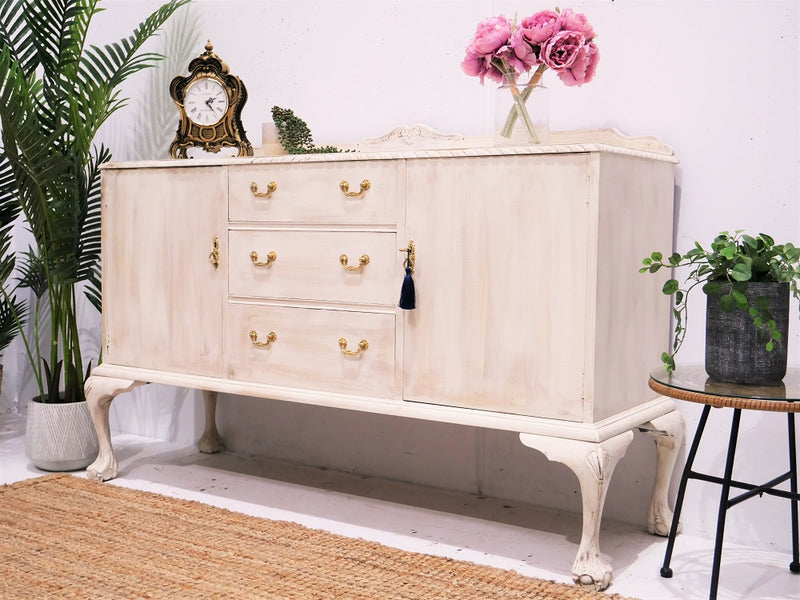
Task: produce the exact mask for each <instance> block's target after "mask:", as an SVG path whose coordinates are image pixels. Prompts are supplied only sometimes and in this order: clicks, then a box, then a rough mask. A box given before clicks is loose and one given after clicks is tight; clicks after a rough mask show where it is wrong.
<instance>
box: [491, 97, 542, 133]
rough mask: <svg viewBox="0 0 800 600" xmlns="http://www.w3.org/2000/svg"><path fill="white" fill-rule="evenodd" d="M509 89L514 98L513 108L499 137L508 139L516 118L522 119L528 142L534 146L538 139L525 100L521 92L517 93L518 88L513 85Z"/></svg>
mask: <svg viewBox="0 0 800 600" xmlns="http://www.w3.org/2000/svg"><path fill="white" fill-rule="evenodd" d="M509 88H510V90H511V96H512V97H513V98H514V106H512V107H511V110H510V111H509V113H508V119H507V120H506V124H505V126H504V127H503V131H502V132H501V133H500V135H502V136H503V137H507V138H510V137H511V133H512V131H513V129H514V123H515V121H516V118H517V117H519V118H521V119H522V122H523V124H524V125H525V129H527V131H528V136H529V137H530V140H531V141H532V142H533V143H534V144H538V143H539V138H538V136H537V135H536V129H535V128H534V126H533V121H531V116H530V115H529V114H528V107H527V106H526V105H525V98H524V97H523V95H522V92H520V91H519V88H518V87H517V86H516V85H515V84H511V85H510V86H509ZM512 116H513V118H512Z"/></svg>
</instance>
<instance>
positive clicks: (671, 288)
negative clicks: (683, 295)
mask: <svg viewBox="0 0 800 600" xmlns="http://www.w3.org/2000/svg"><path fill="white" fill-rule="evenodd" d="M679 289H680V284H679V283H678V281H677V280H676V279H669V280H667V282H666V283H665V284H664V286H663V287H662V288H661V291H662V292H663V293H664V294H666V295H667V296H671V295H672V294H674V293H675V292H677V291H678V290H679Z"/></svg>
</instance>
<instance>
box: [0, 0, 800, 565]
mask: <svg viewBox="0 0 800 600" xmlns="http://www.w3.org/2000/svg"><path fill="white" fill-rule="evenodd" d="M104 4H105V7H106V8H107V10H106V11H105V12H103V13H102V14H100V15H99V16H98V17H97V18H96V20H95V22H94V24H93V27H94V28H93V35H94V38H95V40H96V41H97V42H99V43H104V42H107V41H111V40H116V39H118V38H119V37H121V36H123V35H127V34H128V33H129V32H130V30H131V29H132V28H133V27H134V26H135V24H136V23H138V22H139V21H140V20H141V19H142V18H143V17H144V16H145V14H146V13H147V11H148V10H151V9H152V8H153V7H154V6H156V3H154V2H150V1H144V0H115V1H114V2H106V3H104ZM568 6H571V7H572V8H574V9H575V10H576V11H578V12H584V13H585V14H586V15H587V17H588V18H589V20H590V22H591V23H592V24H593V25H594V28H595V30H596V31H597V33H598V37H597V40H596V41H597V43H598V45H599V47H600V54H601V59H600V64H599V67H598V70H597V75H596V77H595V80H594V81H592V82H591V83H589V84H587V85H585V86H583V87H581V88H567V87H565V86H564V85H562V84H561V83H560V82H559V81H558V79H557V78H556V77H555V76H554V74H553V73H546V74H545V77H544V82H545V83H546V84H547V85H548V86H549V87H550V90H551V91H550V99H551V106H550V120H551V128H552V129H555V130H567V129H596V128H609V127H614V128H617V129H619V130H621V131H622V132H624V133H627V134H630V135H656V136H659V137H660V138H662V139H663V140H664V141H665V142H666V143H668V144H670V145H671V146H672V147H673V148H674V150H675V152H676V154H677V156H678V157H679V158H680V160H681V163H680V165H678V168H677V172H676V189H675V202H676V209H677V210H676V215H677V216H676V234H675V247H676V249H678V250H685V249H687V248H688V247H690V246H691V244H692V243H693V241H694V240H700V241H703V242H706V243H707V242H709V241H710V240H711V239H712V238H713V237H714V235H715V234H716V233H718V232H719V231H722V230H733V229H746V230H748V231H751V232H761V231H764V232H768V233H770V234H771V235H773V237H775V238H776V240H777V241H778V242H784V241H792V242H793V243H795V244H798V245H800V116H799V113H800V89H799V86H800V83H799V82H800V45H799V42H798V35H799V33H800V4H799V3H798V2H796V1H795V0H788V1H767V0H762V1H755V0H753V1H727V0H719V1H710V0H706V1H697V0H694V1H690V0H686V1H681V0H674V1H668V0H652V1H650V0H639V1H634V0H616V1H615V0H595V1H585V2H572V3H569V2H567V3H564V4H563V5H562V8H566V7H568ZM545 8H553V6H552V5H550V4H547V3H545V2H540V1H535V0H526V1H524V2H523V1H499V0H497V1H490V0H461V1H458V0H441V1H437V0H362V1H358V0H316V1H312V0H251V1H246V0H195V2H194V3H193V4H191V5H190V6H189V7H187V10H186V14H184V15H182V16H180V17H177V18H176V19H175V20H174V22H173V23H172V24H171V26H170V27H168V28H167V29H166V30H165V31H164V32H163V34H162V35H161V36H160V37H159V38H158V39H157V40H156V41H155V43H154V49H155V50H157V51H164V50H163V49H164V48H170V49H171V50H172V54H171V55H170V58H169V59H168V60H166V61H164V63H162V65H161V67H160V71H159V72H156V71H152V72H149V73H144V74H140V75H139V76H137V78H136V79H135V81H132V82H131V85H130V87H129V88H128V89H127V93H128V94H129V95H130V97H131V103H130V105H129V106H128V107H127V108H125V109H124V110H123V111H121V112H120V113H118V114H117V115H116V116H115V117H114V119H113V121H112V122H110V123H109V124H108V127H107V128H106V129H105V131H104V133H103V139H104V141H105V142H106V143H107V144H108V145H110V146H111V148H112V150H113V152H114V156H115V158H116V159H120V160H121V159H126V160H127V159H136V158H154V157H157V156H159V155H161V156H163V155H165V153H166V149H167V146H168V144H169V142H170V141H171V136H172V134H173V132H174V127H175V124H176V123H177V112H176V111H175V109H174V107H172V106H171V105H170V103H169V101H168V93H167V90H166V87H165V83H164V82H167V83H168V81H169V80H170V79H171V78H172V77H173V76H175V75H177V74H181V73H183V72H184V71H185V67H186V64H187V63H188V58H187V56H188V57H193V56H195V55H198V54H199V53H200V52H202V50H203V48H202V46H203V44H204V43H205V40H206V39H210V40H211V41H212V43H213V44H214V48H215V52H217V53H218V54H219V55H220V56H221V57H222V58H223V59H224V60H225V61H226V62H227V63H228V64H229V65H230V67H231V70H232V71H233V72H234V73H236V74H238V75H239V76H241V77H242V79H243V80H244V82H245V83H246V85H247V89H248V93H249V100H248V103H247V105H246V107H245V109H244V114H243V120H244V125H245V129H246V130H247V134H248V137H249V138H250V141H251V142H252V143H253V144H254V145H259V144H260V142H261V124H262V122H265V121H269V120H270V112H269V111H270V108H271V107H272V106H273V105H279V106H282V107H288V108H292V109H293V110H294V111H295V113H296V114H298V115H299V116H300V117H302V118H303V119H304V120H306V121H307V123H308V124H309V126H310V127H311V129H312V131H313V133H314V137H315V141H316V142H317V143H319V144H336V143H346V142H352V141H358V140H360V139H364V138H369V137H375V136H378V135H381V134H383V133H385V132H387V131H389V130H390V129H392V128H393V127H394V126H396V125H399V124H414V123H425V124H427V125H430V126H432V127H433V128H435V129H438V130H440V131H444V132H448V133H461V134H467V135H477V134H481V135H482V134H488V133H489V132H490V128H491V120H492V119H491V115H492V113H493V110H492V105H491V103H492V98H493V91H492V88H491V87H490V86H489V85H488V84H487V86H486V87H485V88H482V87H481V86H480V85H479V83H478V81H477V80H476V79H474V78H470V77H467V76H466V75H464V74H463V73H462V72H461V69H460V62H461V59H462V57H463V52H464V48H465V46H466V44H467V42H468V41H469V40H470V38H471V36H472V34H473V32H474V30H475V26H476V25H477V23H478V21H479V20H481V19H483V18H485V17H488V16H492V15H497V14H501V13H502V14H505V15H506V16H509V17H511V16H513V15H514V14H518V15H519V16H520V18H522V17H524V16H527V15H529V14H531V13H533V12H536V11H538V10H542V9H545ZM180 48H188V54H187V56H182V55H179V52H178V50H179V49H180ZM165 100H166V102H165ZM159 106H160V107H162V108H159ZM159 111H161V113H163V112H164V111H167V112H168V118H167V121H168V123H171V125H168V127H167V132H166V134H160V135H161V136H162V137H158V135H157V133H156V132H155V130H156V129H157V128H155V127H153V126H151V125H148V124H152V123H153V122H154V121H155V120H156V116H154V115H156V114H159ZM169 111H174V114H172V113H169ZM170 114H171V116H169V115H170ZM170 119H172V121H170ZM164 135H166V138H164V137H163V136H164ZM498 185H500V182H498ZM631 226H632V227H635V226H636V224H635V223H631ZM654 249H655V248H654ZM663 250H665V251H666V250H669V249H667V248H665V249H663ZM104 268H113V265H105V266H104ZM620 293H624V290H620ZM697 300H698V303H697V304H695V305H693V306H692V307H691V320H692V330H691V331H690V333H689V335H688V336H687V340H686V343H685V345H684V348H683V350H682V353H681V356H680V359H681V360H682V361H684V362H699V361H701V360H702V357H703V319H704V310H703V309H704V305H703V300H702V299H701V298H698V299H697ZM794 308H795V309H796V306H795V307H794ZM88 312H89V311H87V315H86V319H85V323H86V335H87V336H90V337H91V336H94V338H95V339H96V338H97V337H99V320H98V318H97V317H96V316H95V315H91V314H88ZM795 314H796V313H795ZM666 319H667V316H666V315H665V323H664V326H665V327H667V328H668V327H669V323H668V322H667V320H666ZM799 326H800V322H799V321H798V320H797V319H793V322H792V333H791V336H790V338H791V339H790V344H791V346H790V363H791V364H793V365H799V364H800V327H799ZM630 333H631V343H632V344H635V343H636V332H634V331H632V332H630ZM5 362H6V383H5V385H4V390H3V396H2V399H1V400H0V402H2V406H3V407H5V409H6V410H8V409H12V410H13V408H14V407H15V406H17V405H18V403H19V405H20V407H21V406H22V404H24V401H26V400H25V398H26V396H25V393H26V392H25V390H24V388H25V376H24V367H23V366H22V365H23V364H24V361H23V359H22V357H21V356H18V355H14V353H13V349H12V351H10V352H8V353H7V356H6V360H5ZM658 364H659V361H658V357H657V356H654V357H653V366H654V367H656V366H658ZM20 399H23V400H22V401H20ZM199 402H200V400H199V394H198V393H197V392H193V391H185V390H176V389H174V388H168V387H164V386H146V387H144V388H139V389H138V390H136V391H135V392H134V393H132V394H127V395H124V396H121V397H119V398H118V399H117V400H116V402H115V404H114V408H113V410H112V424H113V426H114V427H115V428H116V429H117V430H119V431H132V432H136V433H141V434H145V435H152V436H156V437H162V438H165V439H173V440H182V441H186V442H187V443H188V442H191V441H192V440H193V439H194V437H195V436H196V435H197V433H198V428H199V427H200V413H201V409H200V407H199ZM680 408H681V410H682V412H683V413H684V415H685V416H686V420H687V431H688V432H689V433H690V434H691V433H692V432H693V431H694V427H695V424H696V421H697V417H698V416H699V408H698V407H696V406H692V405H687V404H682V405H681V407H680ZM219 422H220V427H221V430H222V432H223V435H224V436H225V438H226V441H227V444H228V447H229V448H230V449H232V450H235V451H238V452H243V453H248V454H254V455H266V456H273V457H278V458H284V459H288V460H292V461H296V462H302V463H308V464H314V465H325V466H329V467H333V468H337V469H342V470H346V471H351V472H355V473H361V474H376V475H382V476H386V477H391V478H397V479H402V480H408V481H414V482H419V483H424V484H430V485H435V486H441V487H447V488H453V489H459V490H480V491H481V492H483V493H484V494H488V495H494V496H500V497H505V498H509V499H511V500H520V501H523V500H524V501H531V502H535V503H538V504H541V505H545V506H552V507H557V508H562V509H566V510H570V511H574V512H577V511H579V509H580V494H579V490H578V485H577V481H576V480H575V478H574V476H573V475H572V474H571V473H570V472H569V471H568V470H567V469H566V468H565V467H563V466H561V465H558V464H550V463H548V462H547V460H546V459H544V457H543V456H541V455H539V454H537V453H536V452H534V451H532V450H529V449H526V448H523V447H522V446H521V444H519V442H518V440H517V438H516V436H514V435H513V434H507V433H500V432H492V431H483V430H476V429H470V428H466V427H456V426H447V425H437V424H431V423H425V422H417V421H409V420H403V419H391V418H387V417H380V416H370V415H363V414H360V413H350V412H344V411H338V410H332V409H318V408H314V407H308V406H294V405H290V404H284V403H279V402H271V401H263V400H256V399H251V398H234V397H228V396H223V397H222V401H221V403H220V408H219ZM729 423H730V414H729V413H728V412H726V411H715V412H714V413H713V420H712V422H711V423H710V424H709V428H708V431H707V433H706V437H705V442H706V445H705V447H704V448H705V451H704V452H703V453H702V456H700V457H699V458H698V465H697V466H698V468H701V469H702V468H708V469H712V470H713V469H715V470H717V471H719V472H721V470H722V465H723V463H724V457H725V447H726V444H727V432H726V430H727V428H728V427H729ZM741 435H742V443H741V445H740V452H739V456H738V464H737V473H736V474H737V476H738V477H740V478H742V479H746V480H747V479H755V480H758V479H762V478H763V475H769V476H772V475H774V474H776V473H773V471H772V470H771V469H769V470H768V469H767V468H766V465H776V467H775V468H776V469H778V470H781V471H782V470H783V469H784V465H785V464H786V460H787V456H786V455H787V450H786V434H785V418H783V417H782V416H779V415H769V414H764V415H762V414H755V413H748V414H747V415H746V416H745V418H744V420H743V424H742V433H741ZM353 440H357V441H358V442H357V443H355V444H354V443H353ZM745 440H747V441H745ZM756 450H757V452H756ZM654 458H655V451H654V449H653V447H652V441H650V440H649V439H647V438H646V437H644V436H637V438H636V439H635V440H634V443H633V445H632V446H631V447H630V449H629V450H628V454H627V456H626V457H625V458H624V459H623V460H622V461H621V462H620V464H619V466H618V467H617V470H616V472H615V474H614V480H613V482H612V485H611V490H610V492H609V495H608V500H607V502H606V509H605V515H606V517H607V518H612V519H619V520H624V521H628V522H634V523H637V524H643V525H644V523H646V510H647V504H648V501H649V494H650V491H651V487H652V484H653V469H654ZM717 494H718V490H717V488H716V487H715V486H709V485H706V484H702V483H699V482H695V484H694V485H693V486H692V487H691V488H690V492H689V494H688V495H687V500H686V502H687V504H686V511H685V513H684V518H683V521H684V531H687V532H690V533H694V534H700V535H707V536H712V535H713V533H712V528H713V523H714V515H715V514H716V512H715V511H716V503H717V502H718V496H717ZM755 502H758V503H760V506H754V505H753V503H755ZM788 517H789V507H788V503H786V502H785V501H780V500H778V499H774V498H764V499H761V500H753V501H751V502H750V503H746V504H744V505H743V506H742V507H739V508H737V509H736V510H735V511H732V512H731V514H730V516H729V517H728V522H729V524H730V525H729V527H728V530H727V532H726V535H727V539H730V540H738V541H746V542H748V543H751V544H756V545H763V546H764V547H771V548H785V549H786V551H787V552H789V548H790V539H789V534H788ZM533 526H535V524H534V525H533Z"/></svg>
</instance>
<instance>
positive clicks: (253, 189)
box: [250, 181, 278, 198]
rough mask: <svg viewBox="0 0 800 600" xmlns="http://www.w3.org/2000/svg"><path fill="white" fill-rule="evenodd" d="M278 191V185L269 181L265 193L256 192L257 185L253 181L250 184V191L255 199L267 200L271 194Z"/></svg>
mask: <svg viewBox="0 0 800 600" xmlns="http://www.w3.org/2000/svg"><path fill="white" fill-rule="evenodd" d="M277 189H278V184H277V183H275V182H274V181H270V182H269V183H268V184H267V191H266V192H259V191H258V184H257V183H256V182H255V181H253V182H252V183H251V184H250V191H251V192H252V193H253V196H255V197H256V198H269V197H270V196H271V195H272V192H274V191H275V190H277Z"/></svg>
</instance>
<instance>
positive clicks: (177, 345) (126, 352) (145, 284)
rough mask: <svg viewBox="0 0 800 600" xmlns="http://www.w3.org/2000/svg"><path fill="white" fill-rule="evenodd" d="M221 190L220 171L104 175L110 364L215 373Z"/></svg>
mask: <svg viewBox="0 0 800 600" xmlns="http://www.w3.org/2000/svg"><path fill="white" fill-rule="evenodd" d="M226 187H227V182H226V171H225V169H224V167H219V168H204V169H196V168H185V167H183V168H174V169H130V170H110V169H109V170H106V171H105V172H104V173H103V305H104V309H103V319H104V327H105V337H106V348H105V357H104V358H105V360H106V361H107V362H109V363H113V364H118V365H127V366H135V367H142V368H150V369H159V370H168V371H175V372H178V373H187V374H196V375H210V376H219V375H221V372H222V362H221V347H220V346H221V342H220V340H221V339H222V306H223V301H224V300H225V291H224V287H223V286H224V283H225V279H226V277H225V271H226V268H225V264H226V260H225V247H224V244H225V239H224V238H225V235H224V233H225V229H224V219H225V210H226V203H225V193H226ZM215 237H216V238H218V240H219V244H220V245H221V247H220V248H219V251H220V260H219V266H218V267H217V268H215V267H214V265H213V264H212V263H211V262H210V260H209V258H210V254H211V252H212V250H213V243H214V238H215Z"/></svg>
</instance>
